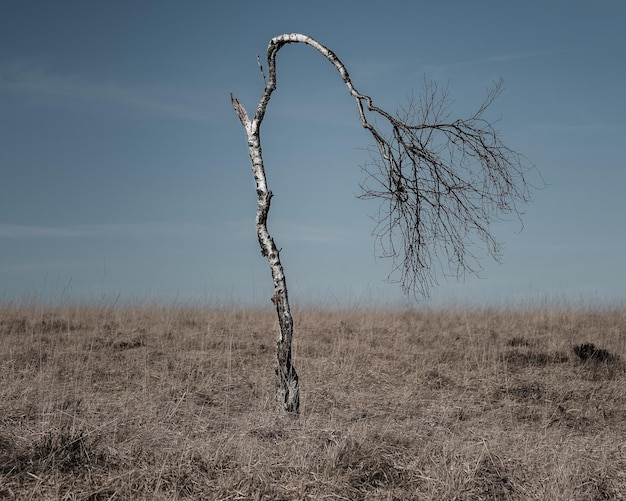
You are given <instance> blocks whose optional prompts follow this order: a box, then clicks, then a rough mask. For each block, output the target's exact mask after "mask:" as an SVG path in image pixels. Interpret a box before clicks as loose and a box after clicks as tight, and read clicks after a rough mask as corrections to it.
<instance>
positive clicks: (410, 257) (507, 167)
mask: <svg viewBox="0 0 626 501" xmlns="http://www.w3.org/2000/svg"><path fill="white" fill-rule="evenodd" d="M291 43H302V44H306V45H309V46H310V47H312V48H314V49H315V50H317V51H318V52H319V53H320V54H321V55H322V56H324V57H325V58H326V59H327V60H328V61H329V62H330V63H331V64H332V65H333V66H334V67H335V69H336V70H337V72H338V73H339V75H340V76H341V79H342V80H343V83H344V84H345V85H346V87H347V88H348V91H349V92H350V94H351V95H352V97H353V98H354V99H355V101H356V106H357V111H358V114H359V119H360V120H361V125H362V126H363V127H364V128H365V129H366V130H367V131H368V132H369V133H370V134H371V136H372V138H373V139H374V141H375V143H376V145H375V148H374V149H373V150H372V152H373V153H376V154H377V155H376V159H374V163H373V164H372V165H373V167H374V169H373V171H370V170H368V168H367V167H366V168H365V169H364V170H365V171H366V172H367V173H368V175H369V180H370V181H372V182H373V183H374V184H375V185H379V187H377V188H375V189H372V188H369V187H367V186H365V185H364V186H363V189H364V195H363V198H378V199H380V200H381V201H382V202H381V210H380V211H379V215H378V221H377V222H378V226H377V229H376V230H375V236H376V237H377V238H378V240H379V242H380V244H381V247H382V249H383V256H384V257H391V258H392V259H393V260H394V269H399V270H400V271H401V273H402V280H401V282H402V288H403V289H404V291H405V292H407V293H409V292H411V291H413V292H415V293H417V294H418V295H426V294H427V292H428V288H429V285H432V284H434V283H436V269H437V265H438V264H439V265H441V266H440V267H441V268H444V270H443V271H444V272H445V265H446V263H447V266H448V268H449V270H450V271H451V272H453V273H456V274H457V275H458V276H462V275H463V274H464V273H465V272H466V271H469V272H472V273H476V271H477V268H476V267H475V265H476V266H477V267H478V268H479V265H478V263H477V260H476V257H475V255H474V254H473V248H474V246H475V245H476V244H475V242H474V240H473V239H472V235H471V234H472V233H476V234H477V235H478V237H479V238H480V240H482V241H483V243H484V244H485V245H486V247H487V250H488V251H489V253H490V254H491V255H492V256H493V257H494V258H496V259H498V256H499V245H498V242H497V241H496V240H495V238H494V237H493V235H492V234H491V232H490V224H491V223H492V222H493V221H496V220H499V219H500V214H508V213H514V214H517V215H518V216H519V215H520V212H519V211H518V209H517V204H518V203H520V202H522V203H525V202H528V200H529V189H528V183H527V181H526V178H525V175H526V173H527V172H528V169H527V168H526V167H525V166H524V162H523V160H524V157H523V156H522V155H520V154H519V153H517V152H516V151H514V150H512V149H510V148H509V147H507V146H506V145H505V144H504V143H503V142H502V141H501V139H500V137H499V134H498V133H497V131H496V130H495V129H494V127H493V124H492V123H491V122H490V121H488V120H487V119H486V118H485V117H484V112H485V110H486V109H487V108H488V107H489V105H490V104H491V103H492V101H493V100H494V99H495V97H496V96H497V95H498V94H499V93H500V90H501V83H498V84H496V85H495V87H494V89H493V90H492V91H490V92H489V93H488V95H487V98H486V99H485V102H484V103H483V104H482V106H481V107H480V108H479V109H478V111H477V112H476V113H475V114H474V115H472V116H470V117H469V118H467V119H457V120H453V121H450V120H449V117H448V112H447V93H446V92H445V91H444V92H443V93H439V91H438V88H437V85H436V84H435V85H430V86H427V87H426V95H425V96H424V98H423V99H420V100H419V101H418V102H417V103H415V102H410V103H409V105H408V107H407V108H404V109H403V110H401V112H400V115H401V116H396V117H394V116H392V115H390V114H389V113H387V112H386V111H384V110H382V109H380V108H378V107H377V106H374V104H373V101H372V99H371V98H370V97H369V96H367V95H365V94H361V93H359V92H358V91H357V90H356V88H355V87H354V85H353V84H352V81H351V79H350V76H349V74H348V71H347V70H346V67H345V66H344V65H343V63H342V62H341V61H340V60H339V58H338V57H337V56H336V55H335V54H334V53H333V52H332V51H331V50H330V49H328V48H327V47H325V46H324V45H322V44H320V43H319V42H317V41H316V40H314V39H313V38H311V37H309V36H306V35H302V34H299V33H286V34H284V35H280V36H277V37H274V38H272V39H271V40H270V43H269V46H268V47H267V64H268V75H267V78H266V75H265V73H264V71H263V67H262V65H261V60H260V58H259V60H258V61H259V68H260V70H261V74H262V76H263V80H264V82H265V90H264V92H263V95H262V96H261V99H260V101H259V104H258V106H257V109H256V113H255V115H254V118H253V119H250V118H248V114H247V112H246V110H245V109H244V107H243V106H242V105H241V104H240V103H239V101H237V99H235V97H234V96H233V95H232V94H231V100H232V103H233V107H234V108H235V111H236V112H237V115H238V116H239V120H240V121H241V124H242V125H243V127H244V129H245V130H246V135H247V137H248V151H249V153H250V159H251V160H252V172H253V174H254V179H255V182H256V191H257V195H258V197H259V200H258V204H257V212H256V230H257V235H258V238H259V244H260V245H261V253H262V254H263V255H264V256H265V257H266V258H267V260H268V262H269V265H270V269H271V271H272V278H273V280H274V296H273V297H272V301H273V302H274V305H275V306H276V312H277V313H278V322H279V335H278V345H277V360H278V365H277V367H276V391H277V397H278V400H279V402H280V403H281V405H282V406H283V408H284V409H285V410H286V411H288V412H292V413H298V411H299V407H300V396H299V387H298V375H297V373H296V370H295V369H294V367H293V365H292V363H291V341H292V338H293V319H292V317H291V310H290V308H289V300H288V297H287V284H286V282H285V274H284V272H283V267H282V265H281V263H280V257H279V253H278V249H277V247H276V245H275V244H274V240H273V239H272V237H271V236H270V234H269V233H268V231H267V215H268V212H269V209H270V201H271V198H272V192H271V191H269V190H268V189H267V182H266V178H265V170H264V167H263V157H262V154H261V138H260V128H261V123H262V122H263V117H264V116H265V111H266V109H267V105H268V104H269V101H270V98H271V96H272V93H273V92H274V90H276V54H277V53H278V51H279V50H280V49H281V47H283V46H284V45H287V44H291ZM370 114H373V115H374V116H375V117H378V118H379V119H381V121H382V122H383V124H384V123H387V126H388V128H389V129H390V130H388V131H387V133H386V134H385V133H383V132H381V131H380V129H379V128H378V127H379V126H378V125H375V124H376V122H373V123H370V122H369V121H368V119H367V116H366V115H370ZM396 258H398V259H399V260H400V261H401V263H399V264H398V263H396Z"/></svg>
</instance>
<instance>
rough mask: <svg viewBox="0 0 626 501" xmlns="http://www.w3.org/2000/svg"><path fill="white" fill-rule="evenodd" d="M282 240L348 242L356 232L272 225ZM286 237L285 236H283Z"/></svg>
mask: <svg viewBox="0 0 626 501" xmlns="http://www.w3.org/2000/svg"><path fill="white" fill-rule="evenodd" d="M272 227H273V228H275V230H276V233H277V234H280V235H281V238H284V239H287V240H291V241H295V242H309V243H338V242H347V241H349V240H351V239H353V238H354V236H355V233H356V232H355V231H354V230H352V229H350V228H340V227H330V226H329V227H326V226H315V225H310V224H298V223H287V222H277V223H276V224H274V225H272ZM283 235H284V236H283Z"/></svg>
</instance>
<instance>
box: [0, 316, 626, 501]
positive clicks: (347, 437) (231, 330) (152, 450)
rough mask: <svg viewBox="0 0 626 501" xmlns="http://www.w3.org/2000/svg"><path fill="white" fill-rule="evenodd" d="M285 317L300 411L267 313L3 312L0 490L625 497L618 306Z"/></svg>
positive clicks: (84, 495)
mask: <svg viewBox="0 0 626 501" xmlns="http://www.w3.org/2000/svg"><path fill="white" fill-rule="evenodd" d="M294 317H295V321H296V328H295V343H296V344H295V354H294V356H295V364H296V368H297V369H298V371H299V374H300V378H301V391H302V412H301V415H300V417H299V418H297V419H294V418H290V417H289V416H285V415H283V414H282V413H281V412H278V411H277V409H276V405H275V403H274V396H273V395H274V388H273V383H274V375H273V367H274V343H275V340H274V339H275V332H276V322H275V318H274V313H273V311H272V309H271V305H270V307H268V309H267V310H264V311H254V310H250V309H243V308H242V309H238V308H221V309H206V310H203V309H185V308H171V309H169V308H156V307H155V308H148V307H145V308H123V307H119V306H118V307H116V308H92V309H89V308H85V307H74V308H73V307H65V308H60V309H44V308H38V307H34V306H29V307H26V306H23V307H19V306H17V307H5V308H3V309H0V367H1V369H0V378H1V381H0V498H3V499H20V500H23V499H35V500H37V499H67V500H105V499H133V500H144V499H145V500H165V499H167V500H172V499H179V500H182V499H208V500H219V499H231V500H235V499H258V500H261V499H267V500H279V499H285V500H287V499H337V500H339V499H345V500H358V499H378V500H392V499H396V500H404V499H423V500H453V499H457V500H479V499H485V500H486V499H496V500H509V499H510V500H526V499H536V500H547V499H563V500H617V499H625V497H626V494H625V493H626V384H625V382H626V371H625V368H624V364H623V363H622V360H621V359H624V358H625V357H626V313H624V312H619V311H617V310H616V311H602V312H590V311H575V310H568V309H552V310H551V309H545V310H533V311H525V312H512V311H503V310H494V311H479V310H471V311H463V310H446V311H420V310H418V311H412V312H411V311H402V312H392V311H375V310H358V309H352V310H349V311H343V312H338V311H334V312H328V311H321V310H314V309H306V310H302V311H295V312H294ZM587 342H590V343H594V344H595V345H596V346H597V347H600V348H602V349H605V350H606V352H602V353H603V356H602V357H601V358H602V359H601V360H598V359H597V357H594V356H593V352H589V350H581V349H580V348H579V349H578V352H579V354H582V355H583V356H585V355H586V356H587V359H586V360H581V359H580V358H579V356H578V355H577V354H575V353H574V351H573V348H574V347H576V346H578V345H581V344H583V343H587Z"/></svg>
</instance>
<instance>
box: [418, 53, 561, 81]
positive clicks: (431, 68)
mask: <svg viewBox="0 0 626 501" xmlns="http://www.w3.org/2000/svg"><path fill="white" fill-rule="evenodd" d="M563 52H565V51H563V50H560V49H549V50H535V51H528V52H517V53H509V54H499V55H495V56H488V57H483V58H479V59H471V60H467V61H452V62H449V63H441V64H427V65H425V66H423V67H422V72H423V73H426V74H429V75H430V74H440V73H444V72H447V71H453V70H456V69H459V68H464V67H466V66H479V65H488V64H498V63H508V62H511V61H518V60H522V59H533V58H537V57H545V56H552V55H556V54H562V53H563Z"/></svg>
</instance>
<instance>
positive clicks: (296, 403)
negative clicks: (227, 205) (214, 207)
mask: <svg viewBox="0 0 626 501" xmlns="http://www.w3.org/2000/svg"><path fill="white" fill-rule="evenodd" d="M231 100H232V103H233V107H234V108H235V111H236V112H237V115H238V116H239V119H240V120H241V123H242V125H243V126H244V128H245V130H246V135H247V136H248V150H249V153H250V159H251V160H252V173H253V175H254V180H255V182H256V192H257V195H258V197H259V199H258V202H257V210H256V231H257V236H258V238H259V245H260V246H261V254H262V255H263V256H265V257H266V258H267V260H268V262H269V265H270V269H271V272H272V279H273V280H274V296H273V297H272V302H273V303H274V305H275V306H276V312H277V314H278V324H279V329H278V343H277V347H276V357H277V366H276V397H277V399H278V401H279V403H280V404H281V405H282V407H283V408H284V409H285V411H287V412H290V413H295V414H297V413H298V412H299V411H300V387H299V384H298V374H297V372H296V369H295V368H294V366H293V364H292V363H291V341H292V339H293V318H292V316H291V309H290V307H289V298H288V296H287V282H286V280H285V273H284V271H283V265H282V264H281V262H280V254H279V251H278V248H277V247H276V244H275V243H274V239H273V238H272V237H271V236H270V234H269V232H268V230H267V214H268V213H269V210H270V203H271V200H272V192H271V191H270V190H268V188H267V180H266V177H265V169H264V167H263V156H262V151H261V140H260V134H259V133H260V131H259V124H260V121H258V120H256V119H255V120H252V121H251V120H250V119H249V118H248V114H247V113H246V110H245V109H244V108H243V106H241V104H239V102H238V101H237V99H235V97H234V96H232V94H231Z"/></svg>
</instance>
